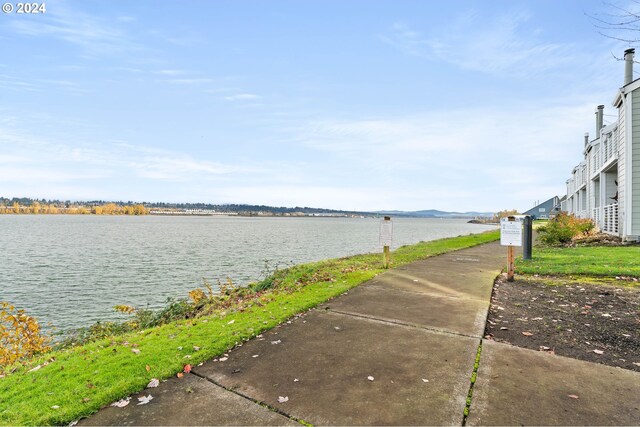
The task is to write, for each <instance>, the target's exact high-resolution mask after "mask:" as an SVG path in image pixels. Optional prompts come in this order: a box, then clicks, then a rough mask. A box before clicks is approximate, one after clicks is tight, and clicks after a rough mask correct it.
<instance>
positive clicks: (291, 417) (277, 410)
mask: <svg viewBox="0 0 640 427" xmlns="http://www.w3.org/2000/svg"><path fill="white" fill-rule="evenodd" d="M191 374H193V375H195V376H196V377H199V378H202V379H204V380H206V381H209V382H210V383H211V384H213V385H215V386H217V387H220V388H221V389H223V390H226V391H228V392H229V393H233V394H235V395H236V396H240V397H242V398H243V399H246V400H248V401H250V402H253V403H254V404H256V405H258V406H262V407H263V408H267V409H269V410H270V411H272V412H275V413H276V414H279V415H282V416H283V417H286V418H288V419H290V420H291V421H295V422H297V423H298V424H301V425H310V424H309V423H307V422H306V421H304V420H300V419H299V418H296V417H294V416H293V415H290V414H287V413H286V412H284V411H282V410H280V409H278V408H276V407H274V406H271V405H269V404H268V403H266V402H262V401H260V400H257V399H254V398H252V397H250V396H247V395H246V394H243V393H241V392H239V391H237V390H233V389H231V388H228V387H225V386H223V385H222V384H220V383H218V382H217V381H214V380H212V379H211V378H209V377H206V376H204V375H200V374H198V373H197V372H195V371H191Z"/></svg>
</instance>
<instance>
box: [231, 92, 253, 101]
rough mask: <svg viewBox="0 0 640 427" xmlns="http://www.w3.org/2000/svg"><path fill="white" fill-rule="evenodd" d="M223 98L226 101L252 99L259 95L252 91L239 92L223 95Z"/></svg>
mask: <svg viewBox="0 0 640 427" xmlns="http://www.w3.org/2000/svg"><path fill="white" fill-rule="evenodd" d="M224 99H226V100H227V101H252V100H255V99H260V96H259V95H256V94H253V93H239V94H237V95H230V96H225V97H224Z"/></svg>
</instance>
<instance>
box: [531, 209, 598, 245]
mask: <svg viewBox="0 0 640 427" xmlns="http://www.w3.org/2000/svg"><path fill="white" fill-rule="evenodd" d="M594 228H595V224H594V223H593V221H592V220H590V219H586V218H585V219H582V218H576V217H575V216H574V215H571V214H567V213H564V212H562V213H560V214H558V215H557V216H556V217H555V218H554V219H552V220H550V221H549V222H548V223H547V224H546V225H544V226H542V227H539V228H538V232H539V233H540V234H539V238H540V241H541V242H542V243H545V244H547V245H559V244H567V243H570V242H571V241H572V240H573V239H574V238H575V237H578V236H580V235H583V234H586V233H589V232H590V231H591V230H593V229H594Z"/></svg>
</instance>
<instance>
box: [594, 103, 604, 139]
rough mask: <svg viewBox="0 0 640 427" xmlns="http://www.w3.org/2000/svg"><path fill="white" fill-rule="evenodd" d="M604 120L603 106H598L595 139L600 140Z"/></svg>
mask: <svg viewBox="0 0 640 427" xmlns="http://www.w3.org/2000/svg"><path fill="white" fill-rule="evenodd" d="M603 120H604V105H598V109H597V110H596V138H600V130H601V129H602V124H603Z"/></svg>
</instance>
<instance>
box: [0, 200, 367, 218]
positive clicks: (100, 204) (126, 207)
mask: <svg viewBox="0 0 640 427" xmlns="http://www.w3.org/2000/svg"><path fill="white" fill-rule="evenodd" d="M153 208H162V209H184V210H189V209H205V210H214V211H216V212H223V213H224V212H229V213H239V214H250V213H256V212H271V213H273V214H276V215H278V214H286V213H289V214H292V213H297V212H301V213H304V214H321V213H323V214H327V213H330V214H331V213H334V214H347V215H362V214H366V212H357V211H341V210H333V209H321V208H310V207H300V206H296V207H292V208H288V207H284V206H280V207H275V206H266V205H246V204H211V203H165V202H153V203H151V202H142V203H136V202H133V201H128V202H123V201H120V202H113V201H105V200H90V201H86V202H78V201H71V200H45V199H30V198H26V197H21V198H17V197H14V198H11V199H9V198H6V197H0V214H3V213H5V214H6V213H25V214H26V213H30V214H32V213H40V214H47V213H56V214H59V213H68V214H96V215H144V214H147V213H149V209H153ZM143 212H144V213H143Z"/></svg>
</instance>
